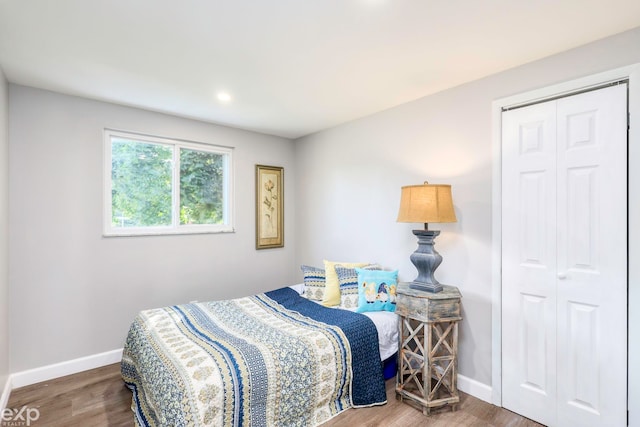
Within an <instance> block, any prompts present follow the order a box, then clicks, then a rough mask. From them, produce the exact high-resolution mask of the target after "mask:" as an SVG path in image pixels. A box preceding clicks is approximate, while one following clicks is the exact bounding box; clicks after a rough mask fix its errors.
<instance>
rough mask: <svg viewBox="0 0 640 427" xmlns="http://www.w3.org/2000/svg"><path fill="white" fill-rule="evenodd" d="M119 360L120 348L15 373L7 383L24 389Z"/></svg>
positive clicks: (120, 357) (120, 355) (120, 356)
mask: <svg viewBox="0 0 640 427" xmlns="http://www.w3.org/2000/svg"><path fill="white" fill-rule="evenodd" d="M120 360H122V349H121V348H120V349H117V350H111V351H106V352H104V353H99V354H93V355H91V356H86V357H81V358H79V359H73V360H68V361H66V362H61V363H56V364H53V365H48V366H42V367H40V368H35V369H29V370H27V371H22V372H16V373H15V374H11V377H10V381H9V383H10V385H11V386H12V387H13V388H18V387H24V386H27V385H31V384H36V383H39V382H42V381H48V380H50V379H53V378H59V377H64V376H65V375H71V374H77V373H78V372H82V371H87V370H89V369H95V368H99V367H101V366H106V365H110V364H112V363H118V362H120ZM3 397H4V395H3ZM7 398H8V396H7Z"/></svg>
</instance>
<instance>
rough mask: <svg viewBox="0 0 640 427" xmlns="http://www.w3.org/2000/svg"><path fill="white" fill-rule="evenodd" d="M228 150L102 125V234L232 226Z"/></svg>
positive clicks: (206, 230)
mask: <svg viewBox="0 0 640 427" xmlns="http://www.w3.org/2000/svg"><path fill="white" fill-rule="evenodd" d="M232 151H233V150H232V149H231V148H226V147H219V146H213V145H208V144H200V143H194V142H186V141H180V140H172V139H166V138H159V137H152V136H145V135H138V134H131V133H124V132H117V131H111V130H107V131H105V220H104V234H105V235H107V236H133V235H149V234H182V233H217V232H231V231H233V223H232V215H231V207H232V203H231V202H232V201H231V179H230V177H231V176H232V174H231V166H232V158H231V157H232Z"/></svg>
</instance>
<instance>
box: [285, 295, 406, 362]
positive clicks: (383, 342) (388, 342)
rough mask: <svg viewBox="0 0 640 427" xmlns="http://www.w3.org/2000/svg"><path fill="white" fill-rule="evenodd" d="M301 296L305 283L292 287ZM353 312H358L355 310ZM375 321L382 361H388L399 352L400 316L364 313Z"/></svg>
mask: <svg viewBox="0 0 640 427" xmlns="http://www.w3.org/2000/svg"><path fill="white" fill-rule="evenodd" d="M290 288H291V289H293V290H295V291H296V292H298V293H299V294H300V295H302V294H303V293H304V283H299V284H297V285H292V286H290ZM343 310H346V309H343ZM351 311H356V310H355V308H354V309H352V310H351ZM362 314H364V315H365V316H367V317H368V318H370V319H371V320H372V321H373V324H374V325H376V329H377V330H378V341H379V345H380V360H387V359H388V358H390V357H391V356H393V355H394V354H396V353H397V351H398V315H397V314H396V313H392V312H390V311H367V312H365V313H362Z"/></svg>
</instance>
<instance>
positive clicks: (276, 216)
mask: <svg viewBox="0 0 640 427" xmlns="http://www.w3.org/2000/svg"><path fill="white" fill-rule="evenodd" d="M282 247H284V168H282V167H278V166H264V165H256V249H268V248H282Z"/></svg>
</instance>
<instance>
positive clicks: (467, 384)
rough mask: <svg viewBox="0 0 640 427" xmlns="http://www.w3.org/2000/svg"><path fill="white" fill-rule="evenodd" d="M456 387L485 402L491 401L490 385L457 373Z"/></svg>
mask: <svg viewBox="0 0 640 427" xmlns="http://www.w3.org/2000/svg"><path fill="white" fill-rule="evenodd" d="M458 389H460V391H463V392H465V393H467V394H470V395H471V396H473V397H476V398H478V399H480V400H484V401H485V402H487V403H492V402H491V392H492V390H491V386H488V385H486V384H483V383H481V382H479V381H476V380H472V379H471V378H469V377H465V376H464V375H460V374H458Z"/></svg>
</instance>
